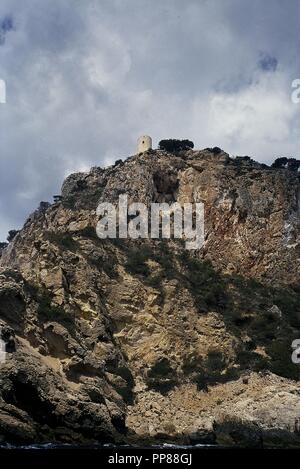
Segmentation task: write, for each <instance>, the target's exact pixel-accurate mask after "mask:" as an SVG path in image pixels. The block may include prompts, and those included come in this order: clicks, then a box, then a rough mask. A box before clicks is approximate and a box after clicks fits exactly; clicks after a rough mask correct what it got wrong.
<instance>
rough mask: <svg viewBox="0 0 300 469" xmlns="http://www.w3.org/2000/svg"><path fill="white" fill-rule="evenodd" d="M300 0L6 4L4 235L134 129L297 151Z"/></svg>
mask: <svg viewBox="0 0 300 469" xmlns="http://www.w3.org/2000/svg"><path fill="white" fill-rule="evenodd" d="M299 22H300V0H288V1H287V0H264V1H262V0H186V1H184V2H183V1H182V0H161V1H159V2H154V1H153V0H22V1H20V0H1V4H0V79H2V80H5V82H6V86H7V103H6V104H0V240H1V239H2V240H3V239H5V238H6V234H7V231H8V230H9V229H12V228H19V227H20V226H22V224H23V222H24V219H25V217H26V216H27V215H28V214H29V213H30V212H32V211H33V210H34V209H35V208H36V207H37V205H38V203H39V201H41V200H49V201H51V200H52V195H53V194H57V193H59V191H60V187H61V183H62V181H63V179H64V177H65V176H66V175H68V174H69V173H71V172H74V171H79V170H87V169H88V168H89V167H90V166H95V165H100V166H105V165H108V164H111V163H112V162H113V161H114V160H116V159H119V158H125V157H127V156H128V155H130V154H133V153H134V150H135V145H136V139H137V137H138V135H139V134H142V133H146V134H150V135H151V136H152V137H153V141H154V145H157V143H158V141H159V140H160V139H162V138H171V137H175V138H189V139H191V140H193V141H194V142H195V147H196V148H204V147H208V146H220V147H222V148H223V149H224V150H226V151H227V152H228V153H230V154H232V155H236V154H238V155H251V156H253V157H254V158H255V159H257V160H259V161H263V162H267V163H270V162H272V161H273V160H274V158H275V157H278V156H291V155H293V156H296V157H298V158H299V154H300V151H299V145H300V105H295V104H293V103H292V102H291V98H290V96H291V82H292V81H293V80H294V79H295V78H300V68H299V59H298V56H299V46H300V36H299Z"/></svg>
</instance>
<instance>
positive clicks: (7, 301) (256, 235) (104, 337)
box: [0, 149, 300, 446]
mask: <svg viewBox="0 0 300 469" xmlns="http://www.w3.org/2000/svg"><path fill="white" fill-rule="evenodd" d="M124 193H126V194H127V195H128V199H129V201H130V202H131V201H139V202H144V203H146V204H147V205H149V204H150V203H151V202H167V203H172V202H175V201H178V202H179V203H185V202H193V203H194V202H203V203H204V206H205V244H204V246H203V248H202V249H201V250H199V251H188V250H186V249H185V246H184V243H182V242H180V240H142V239H139V240H120V239H117V240H109V239H107V240H100V239H99V238H98V237H97V235H96V232H95V226H96V222H97V217H96V207H97V204H98V202H99V201H105V202H107V201H109V202H112V203H117V202H118V197H119V195H120V194H124ZM0 263H1V264H0V265H1V272H0V319H1V323H0V327H1V333H2V339H3V340H4V341H5V342H6V344H7V345H6V347H7V355H6V361H5V362H4V363H1V364H0V379H1V387H0V434H1V438H2V441H3V442H13V443H24V442H25V443H27V442H48V441H59V442H78V443H83V442H95V441H101V442H104V441H105V442H106V441H111V442H117V443H118V442H153V441H177V442H186V443H193V442H216V443H222V444H230V445H232V444H240V445H245V444H247V445H253V446H262V445H282V444H284V445H290V446H298V445H300V435H299V415H300V384H299V382H298V380H299V379H300V365H296V364H293V363H292V361H291V343H292V341H293V339H295V338H298V337H299V326H300V287H299V177H298V173H297V171H291V170H287V169H274V168H269V167H266V166H265V165H261V164H258V163H256V162H254V161H252V160H251V159H249V158H236V159H231V158H230V157H229V156H228V155H227V154H226V153H224V152H222V151H216V150H215V149H214V150H210V149H207V150H203V151H192V150H190V151H186V152H181V153H178V154H176V155H175V154H169V153H166V152H164V151H148V152H146V153H143V154H140V155H136V156H133V157H130V158H128V159H127V160H126V161H125V162H122V161H118V162H117V163H116V164H115V165H114V166H112V167H109V168H106V169H101V168H98V167H96V168H92V169H91V171H90V172H89V173H78V174H73V175H71V176H69V177H68V178H67V179H66V181H65V182H64V184H63V187H62V194H61V197H59V198H57V199H56V202H55V203H54V204H52V205H51V206H50V205H49V204H42V205H41V207H40V208H39V209H38V210H36V212H34V213H33V214H32V215H31V216H30V217H29V218H28V220H27V221H26V223H25V225H24V227H23V229H22V230H21V231H20V232H19V233H18V234H17V236H16V237H15V238H14V240H13V241H12V242H11V243H10V244H9V246H8V247H7V248H6V249H4V251H3V252H2V255H1V260H0Z"/></svg>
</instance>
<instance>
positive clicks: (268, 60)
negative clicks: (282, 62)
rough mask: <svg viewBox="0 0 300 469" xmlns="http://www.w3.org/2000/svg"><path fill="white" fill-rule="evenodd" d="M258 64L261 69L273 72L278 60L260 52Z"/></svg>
mask: <svg viewBox="0 0 300 469" xmlns="http://www.w3.org/2000/svg"><path fill="white" fill-rule="evenodd" d="M258 64H259V67H260V68H261V69H262V70H265V71H267V72H275V70H276V69H277V66H278V60H277V59H276V57H272V56H271V55H269V54H262V55H261V57H260V59H259V62H258Z"/></svg>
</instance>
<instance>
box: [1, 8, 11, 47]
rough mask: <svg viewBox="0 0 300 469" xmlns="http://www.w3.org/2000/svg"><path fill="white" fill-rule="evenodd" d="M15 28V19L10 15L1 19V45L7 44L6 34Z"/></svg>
mask: <svg viewBox="0 0 300 469" xmlns="http://www.w3.org/2000/svg"><path fill="white" fill-rule="evenodd" d="M13 28H14V22H13V18H12V16H10V15H7V16H4V18H2V19H0V45H1V46H2V45H3V44H4V43H5V37H6V33H8V32H9V31H11V30H12V29H13Z"/></svg>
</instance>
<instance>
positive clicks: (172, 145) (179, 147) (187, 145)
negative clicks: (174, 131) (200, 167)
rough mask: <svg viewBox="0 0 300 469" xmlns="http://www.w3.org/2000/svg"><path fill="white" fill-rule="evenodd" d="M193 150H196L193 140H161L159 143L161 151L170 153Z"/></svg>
mask: <svg viewBox="0 0 300 469" xmlns="http://www.w3.org/2000/svg"><path fill="white" fill-rule="evenodd" d="M192 148H194V143H193V142H191V140H176V139H172V138H170V139H167V140H161V141H160V142H159V149H160V150H165V151H168V152H170V153H175V152H178V151H184V150H191V149H192Z"/></svg>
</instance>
